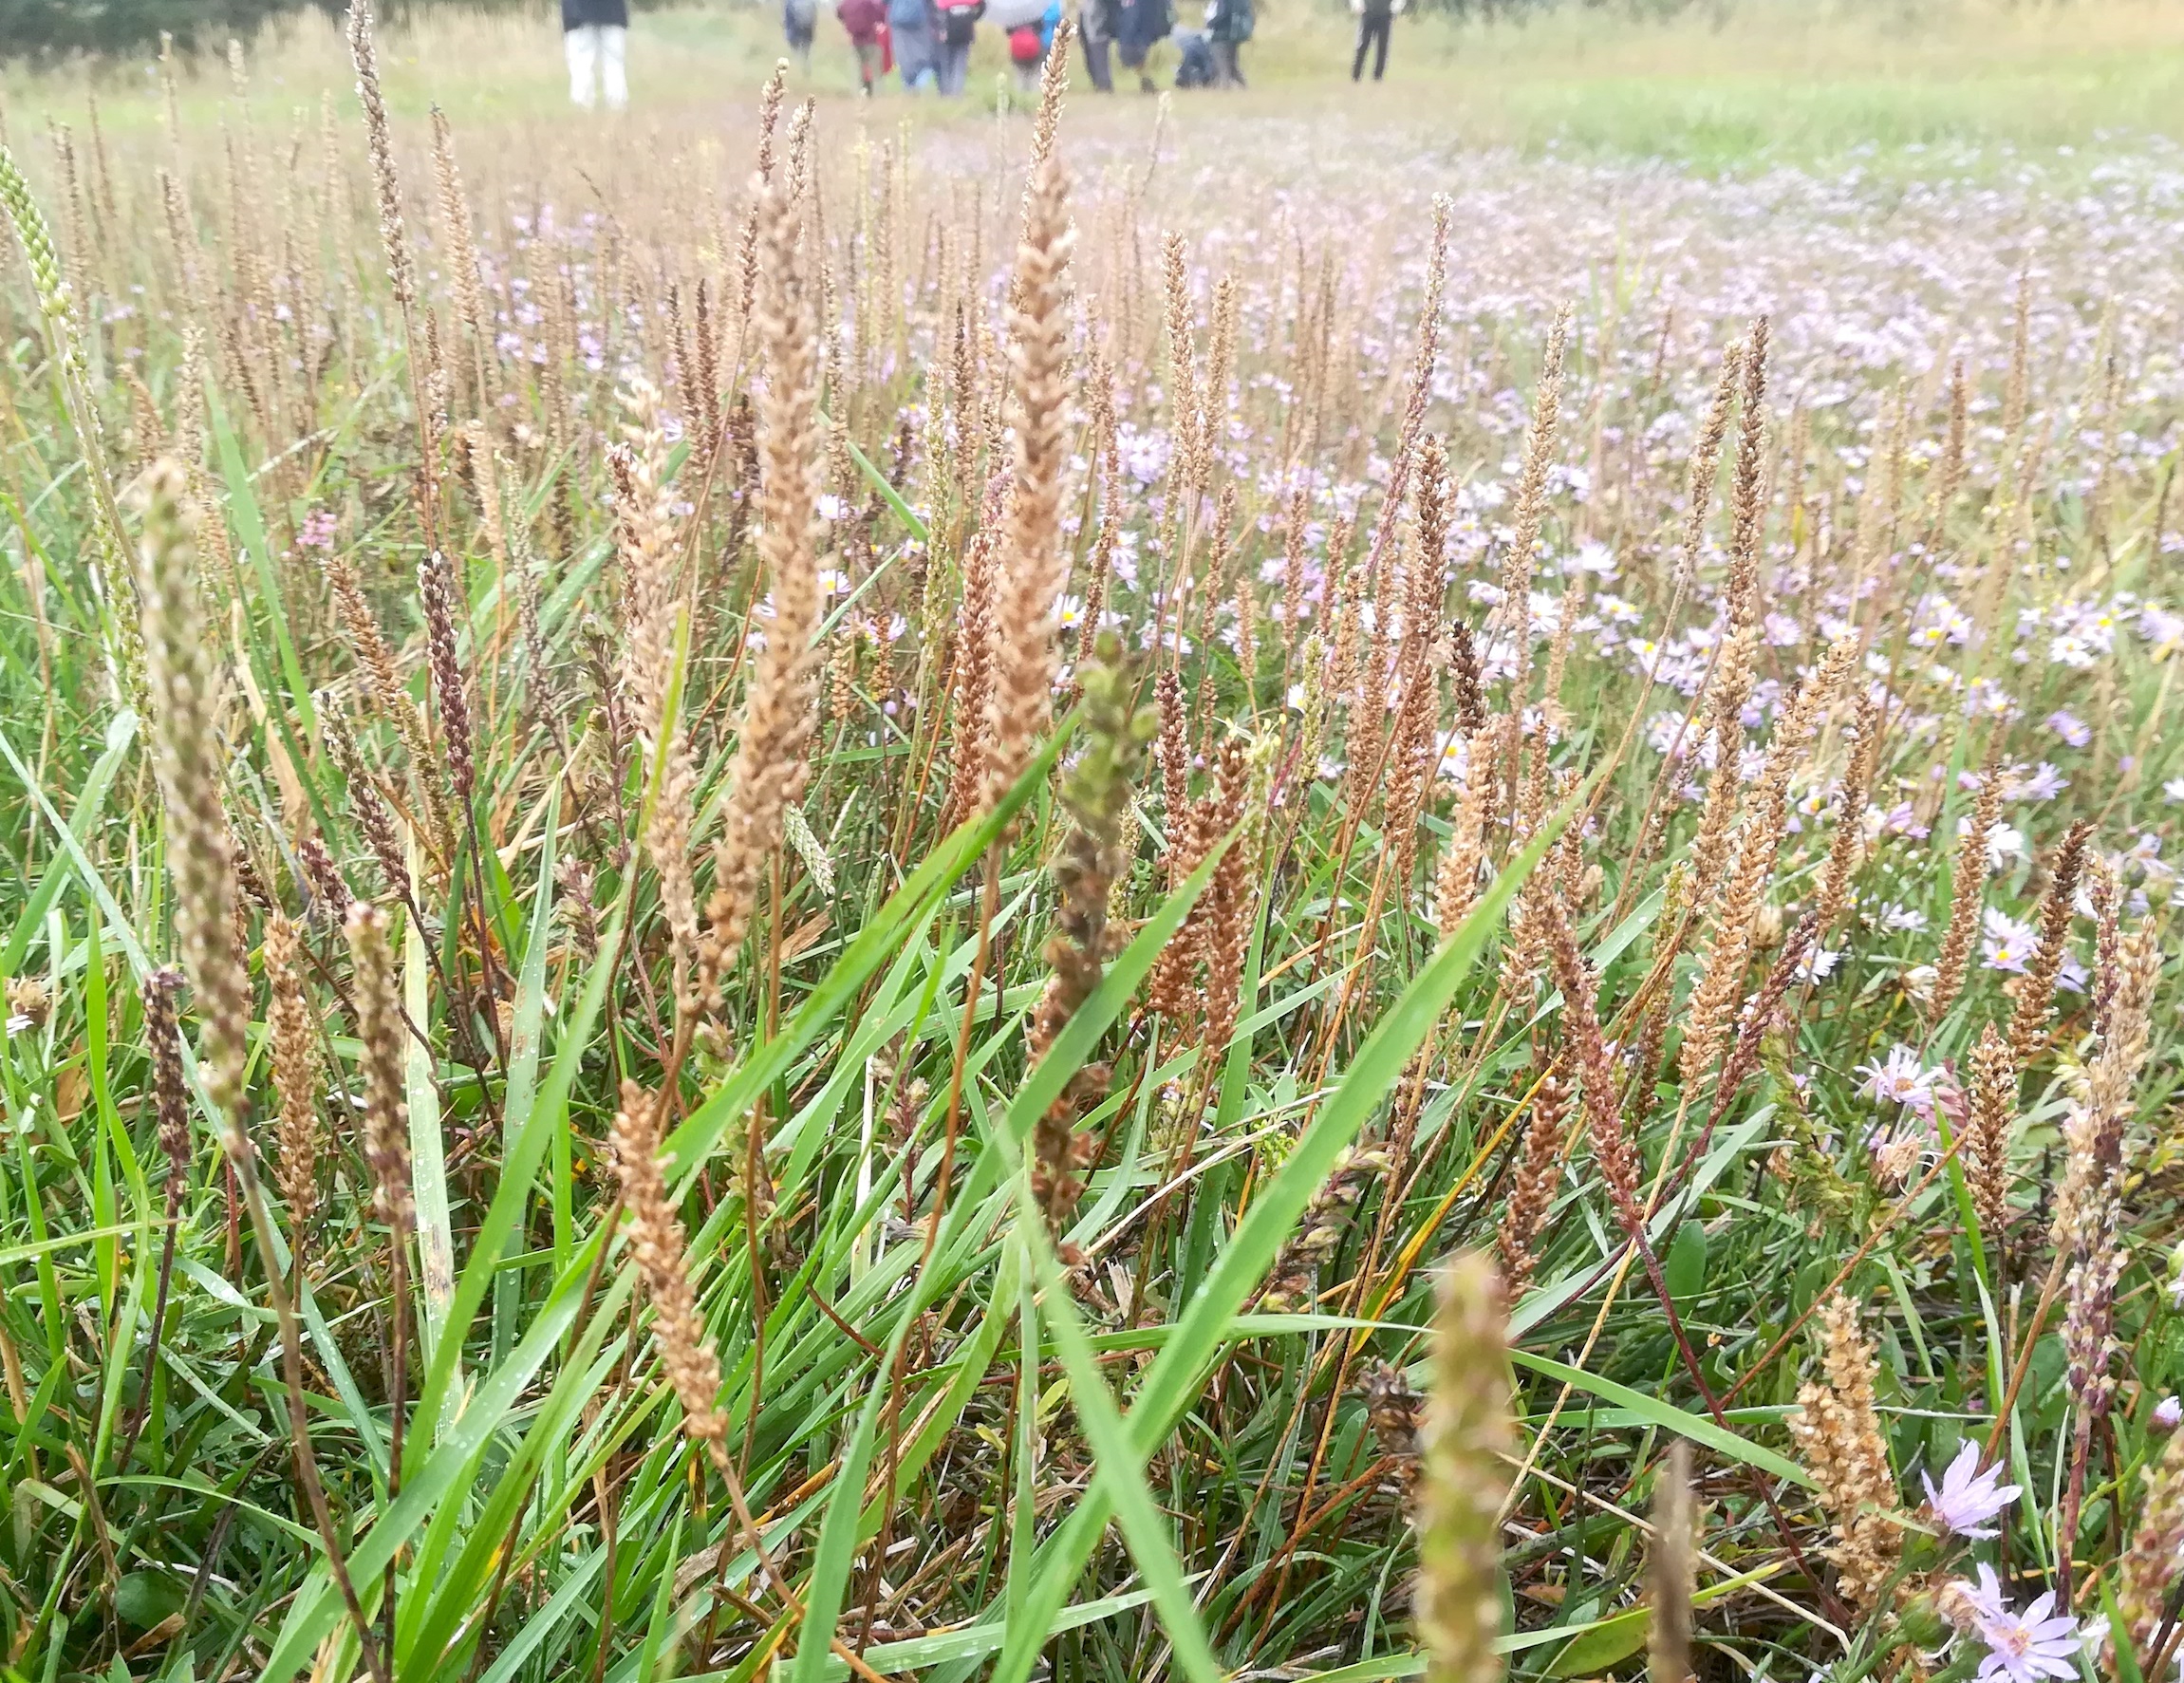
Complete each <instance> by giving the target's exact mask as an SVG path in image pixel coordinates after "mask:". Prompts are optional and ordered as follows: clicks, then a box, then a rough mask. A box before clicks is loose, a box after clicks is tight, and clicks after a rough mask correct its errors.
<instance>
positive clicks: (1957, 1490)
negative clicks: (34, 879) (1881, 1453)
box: [1918, 1444, 2019, 1537]
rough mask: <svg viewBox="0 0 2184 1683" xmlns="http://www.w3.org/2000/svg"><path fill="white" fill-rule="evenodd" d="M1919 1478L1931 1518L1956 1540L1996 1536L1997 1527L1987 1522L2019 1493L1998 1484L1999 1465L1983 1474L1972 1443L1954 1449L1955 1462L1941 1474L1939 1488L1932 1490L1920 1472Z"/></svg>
mask: <svg viewBox="0 0 2184 1683" xmlns="http://www.w3.org/2000/svg"><path fill="white" fill-rule="evenodd" d="M1918 1477H1919V1482H1920V1483H1921V1484H1923V1485H1924V1486H1925V1487H1926V1503H1927V1505H1928V1506H1929V1507H1931V1508H1932V1509H1933V1517H1934V1518H1935V1519H1936V1520H1938V1521H1940V1522H1941V1524H1942V1527H1943V1529H1945V1530H1949V1531H1953V1532H1955V1533H1956V1534H1957V1535H1958V1536H1959V1537H1992V1536H1995V1535H1996V1534H1997V1533H1996V1528H1995V1527H1994V1526H1992V1525H1989V1524H1987V1522H1988V1520H1991V1519H1992V1518H1994V1516H1995V1515H1996V1514H1998V1513H2000V1512H2001V1511H2002V1510H2003V1509H2004V1508H2006V1507H2007V1506H2008V1505H2010V1504H2011V1503H2012V1502H2015V1501H2016V1500H2017V1498H2018V1493H2019V1487H2018V1486H2016V1485H2006V1484H2003V1483H2002V1482H2001V1480H2002V1463H2001V1462H1999V1461H1997V1462H1996V1463H1995V1464H1994V1465H1993V1466H1992V1467H1990V1468H1988V1469H1987V1470H1986V1471H1985V1472H1982V1471H1980V1470H1979V1448H1978V1446H1977V1445H1975V1444H1966V1445H1965V1446H1964V1447H1963V1448H1962V1449H1958V1450H1957V1452H1956V1459H1955V1460H1953V1461H1951V1463H1950V1464H1949V1468H1948V1470H1947V1471H1945V1472H1944V1473H1943V1474H1942V1475H1941V1488H1940V1489H1938V1490H1936V1489H1935V1488H1934V1487H1933V1480H1932V1478H1930V1477H1928V1475H1927V1474H1925V1473H1923V1472H1922V1473H1920V1474H1919V1475H1918Z"/></svg>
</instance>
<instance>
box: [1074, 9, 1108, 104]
mask: <svg viewBox="0 0 2184 1683" xmlns="http://www.w3.org/2000/svg"><path fill="white" fill-rule="evenodd" d="M1077 33H1078V34H1079V35H1080V36H1082V37H1083V39H1084V44H1085V68H1086V69H1087V70H1088V71H1090V72H1091V74H1092V86H1094V87H1096V88H1098V89H1099V91H1100V92H1101V93H1112V92H1114V72H1113V70H1112V68H1111V65H1110V64H1109V62H1108V48H1109V47H1110V46H1111V44H1112V43H1113V41H1114V0H1083V4H1081V5H1080V6H1078V8H1077Z"/></svg>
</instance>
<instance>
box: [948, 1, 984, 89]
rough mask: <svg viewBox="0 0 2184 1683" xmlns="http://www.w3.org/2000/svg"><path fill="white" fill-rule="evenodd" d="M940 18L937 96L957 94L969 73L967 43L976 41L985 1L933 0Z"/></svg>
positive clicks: (969, 64) (969, 49)
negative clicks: (938, 88) (938, 85)
mask: <svg viewBox="0 0 2184 1683" xmlns="http://www.w3.org/2000/svg"><path fill="white" fill-rule="evenodd" d="M937 4H938V8H939V10H940V14H941V28H940V41H939V43H938V47H939V50H938V53H937V54H936V57H937V59H938V62H939V65H940V72H941V92H942V93H943V94H960V93H961V92H962V91H963V84H964V82H965V81H966V80H967V79H968V77H969V75H970V70H971V43H972V42H973V41H974V40H976V39H977V37H978V32H979V19H980V18H982V17H984V16H985V15H986V0H937Z"/></svg>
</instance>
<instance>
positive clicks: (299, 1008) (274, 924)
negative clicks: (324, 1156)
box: [265, 911, 319, 1245]
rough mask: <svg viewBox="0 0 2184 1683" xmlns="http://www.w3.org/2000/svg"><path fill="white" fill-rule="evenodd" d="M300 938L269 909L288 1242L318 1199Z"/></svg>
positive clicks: (312, 1071)
mask: <svg viewBox="0 0 2184 1683" xmlns="http://www.w3.org/2000/svg"><path fill="white" fill-rule="evenodd" d="M300 946H301V944H300V942H299V941H298V939H297V935H296V926H295V925H293V924H291V923H289V920H288V919H287V918H286V917H284V916H282V915H281V913H279V912H277V911H276V912H272V913H271V914H269V915H268V917H267V918H266V944H265V961H266V977H267V981H268V982H269V983H270V984H271V989H272V1001H271V1004H270V1005H268V1007H267V1008H266V1033H267V1037H268V1038H269V1039H270V1040H271V1042H272V1065H273V1094H274V1097H275V1098H276V1099H277V1100H278V1101H279V1104H280V1111H281V1125H280V1144H281V1154H280V1160H279V1162H278V1163H277V1164H276V1166H275V1169H274V1178H275V1180H276V1181H277V1182H278V1183H279V1185H280V1188H281V1197H282V1199H283V1201H284V1202H285V1203H286V1204H287V1205H288V1206H289V1233H290V1235H291V1236H292V1237H291V1243H294V1244H298V1245H300V1244H302V1243H303V1238H304V1235H305V1234H307V1233H308V1232H309V1231H310V1227H311V1217H312V1215H313V1214H314V1213H315V1211H316V1209H317V1205H318V1182H317V1179H316V1169H317V1165H318V1155H319V1108H318V1086H319V1040H318V1029H317V1025H316V1023H315V1022H314V1021H313V1019H312V1016H311V1007H310V1000H309V998H308V996H307V995H306V994H305V992H304V982H303V978H302V977H301V976H299V975H298V974H297V973H296V960H297V955H298V952H299V950H300Z"/></svg>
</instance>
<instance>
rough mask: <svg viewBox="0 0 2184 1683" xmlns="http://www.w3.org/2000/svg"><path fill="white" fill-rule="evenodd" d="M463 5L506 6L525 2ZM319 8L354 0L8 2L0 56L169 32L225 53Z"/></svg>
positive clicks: (2, 12) (62, 54)
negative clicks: (279, 20) (274, 23)
mask: <svg viewBox="0 0 2184 1683" xmlns="http://www.w3.org/2000/svg"><path fill="white" fill-rule="evenodd" d="M432 3H434V0H382V3H381V4H380V6H379V10H380V11H381V13H382V14H383V15H387V16H394V17H399V16H400V15H401V13H403V12H405V11H408V10H411V9H415V8H417V7H419V6H421V5H428V4H432ZM459 3H460V4H464V5H467V6H470V7H471V8H472V9H494V10H499V9H509V8H511V7H513V6H520V5H522V4H524V0H459ZM311 7H316V8H317V9H319V10H321V11H325V12H327V13H329V14H331V15H335V16H338V15H340V14H341V13H342V12H343V11H345V10H346V9H347V7H346V0H0V59H32V60H51V59H59V58H66V57H69V56H71V55H75V54H86V55H93V56H100V57H122V56H127V55H132V54H140V53H145V52H155V51H157V50H158V49H159V40H160V37H161V36H162V35H165V36H171V37H173V39H174V43H175V47H176V49H177V51H180V52H185V53H195V52H205V51H210V52H219V51H222V50H224V49H225V48H226V47H227V44H228V43H229V41H231V40H241V41H248V40H250V39H251V37H252V35H254V34H256V33H257V31H258V29H259V28H261V27H262V26H263V25H265V24H266V23H268V22H270V21H271V20H272V19H274V18H276V17H281V16H285V15H287V14H289V13H291V12H298V11H303V10H306V9H309V8H311Z"/></svg>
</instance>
